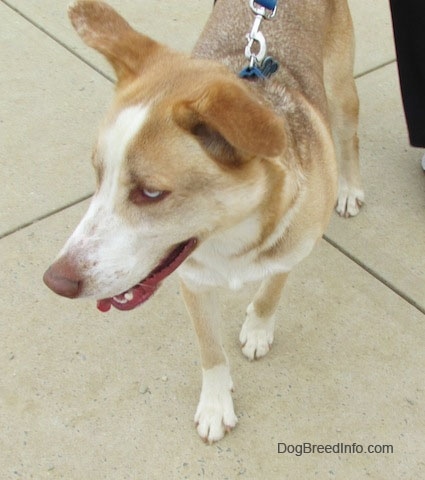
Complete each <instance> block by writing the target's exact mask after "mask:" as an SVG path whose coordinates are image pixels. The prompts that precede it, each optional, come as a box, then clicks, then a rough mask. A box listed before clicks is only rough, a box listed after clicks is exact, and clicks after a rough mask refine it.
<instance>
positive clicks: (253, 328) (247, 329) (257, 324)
mask: <svg viewBox="0 0 425 480" xmlns="http://www.w3.org/2000/svg"><path fill="white" fill-rule="evenodd" d="M287 278H288V274H287V273H280V274H277V275H272V276H271V277H268V278H266V279H265V280H263V282H262V284H261V286H260V288H259V290H258V291H257V293H256V294H255V296H254V299H253V301H252V302H251V303H250V304H249V305H248V308H247V311H246V319H245V322H244V324H243V325H242V329H241V333H240V335H239V340H240V342H241V344H242V352H243V354H244V355H245V356H246V357H247V358H249V360H254V359H257V358H260V357H264V355H266V354H267V353H268V351H269V350H270V347H271V344H272V343H273V335H274V326H275V312H276V308H277V305H278V303H279V299H280V294H281V292H282V289H283V286H284V285H285V282H286V279H287Z"/></svg>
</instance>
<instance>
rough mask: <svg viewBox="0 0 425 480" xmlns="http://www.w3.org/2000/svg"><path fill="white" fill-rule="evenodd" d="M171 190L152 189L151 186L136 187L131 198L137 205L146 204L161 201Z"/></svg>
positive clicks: (131, 193)
mask: <svg viewBox="0 0 425 480" xmlns="http://www.w3.org/2000/svg"><path fill="white" fill-rule="evenodd" d="M169 193H170V192H168V191H166V190H151V189H149V188H135V189H133V190H132V191H131V192H130V196H129V199H130V201H131V202H133V203H134V204H136V205H146V204H149V203H155V202H160V201H161V200H162V199H163V198H165V197H166V196H167V195H168V194H169Z"/></svg>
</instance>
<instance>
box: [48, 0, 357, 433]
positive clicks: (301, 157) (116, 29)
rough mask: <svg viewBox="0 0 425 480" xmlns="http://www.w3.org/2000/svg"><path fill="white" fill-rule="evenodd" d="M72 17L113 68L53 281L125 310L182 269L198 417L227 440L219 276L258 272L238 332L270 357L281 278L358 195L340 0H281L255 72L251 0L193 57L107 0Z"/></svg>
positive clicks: (207, 33) (227, 279) (236, 283)
mask: <svg viewBox="0 0 425 480" xmlns="http://www.w3.org/2000/svg"><path fill="white" fill-rule="evenodd" d="M69 16H70V18H71V21H72V24H73V25H74V27H75V29H76V30H77V32H78V34H79V35H80V36H81V38H82V39H83V40H84V41H85V42H86V43H87V44H88V45H89V46H91V47H93V48H95V49H96V50H98V51H99V52H101V53H102V54H103V55H105V57H106V58H107V60H108V61H109V62H110V63H111V64H112V66H113V68H114V70H115V73H116V76H117V85H116V96H115V100H114V102H113V104H112V107H111V109H110V111H109V113H108V115H107V117H106V119H105V121H104V123H103V125H102V127H101V130H100V134H99V138H98V141H97V144H96V147H95V149H94V153H93V164H94V168H95V170H96V175H97V190H96V193H95V194H94V196H93V199H92V202H91V205H90V207H89V209H88V211H87V213H86V215H85V216H84V218H83V219H82V220H81V223H80V224H79V225H78V227H77V228H76V230H75V232H74V233H73V234H72V236H71V237H70V239H69V240H68V242H67V243H66V245H65V246H64V248H63V249H62V251H61V252H60V255H59V257H58V259H57V260H56V261H55V262H54V263H53V265H52V266H51V267H50V268H49V269H48V270H47V272H46V273H45V276H44V280H45V282H46V284H47V285H48V286H49V287H50V288H51V289H52V290H53V291H55V292H56V293H58V294H60V295H63V296H66V297H70V298H77V297H88V296H90V297H95V298H97V299H100V300H99V301H98V307H99V309H100V310H102V311H106V310H109V308H110V307H111V306H114V307H116V308H118V309H121V310H129V309H132V308H134V307H136V306H138V305H140V304H141V303H143V302H144V301H146V300H147V299H148V298H149V297H150V296H151V295H152V294H153V293H154V292H155V290H156V289H157V288H158V286H159V284H160V282H161V281H162V280H163V279H164V278H165V277H167V276H168V275H169V274H170V273H171V272H172V271H174V270H176V269H177V267H178V274H179V276H180V279H181V288H182V292H183V296H184V300H185V303H186V306H187V309H188V311H189V313H190V315H191V317H192V320H193V323H194V326H195V330H196V333H197V336H198V339H199V346H200V353H201V359H202V369H203V382H202V391H201V396H200V401H199V405H198V408H197V411H196V415H195V421H196V424H197V428H198V432H199V435H200V436H201V437H202V438H203V439H204V440H206V441H209V442H212V441H216V440H219V439H220V438H222V437H223V435H224V434H225V432H226V431H229V430H231V429H232V428H233V427H234V426H235V425H236V422H237V417H236V415H235V413H234V409H233V402H232V397H231V390H232V379H231V375H230V370H229V365H228V361H227V358H226V354H225V352H224V350H223V346H222V341H221V338H220V325H219V324H220V313H219V312H218V309H217V306H218V304H219V303H220V302H219V299H218V298H217V296H216V295H217V293H216V290H215V289H216V287H218V286H227V287H229V288H231V289H236V288H240V287H242V286H243V285H244V284H246V282H251V281H261V282H262V283H261V286H260V288H259V290H258V292H257V294H256V295H255V297H254V299H253V300H252V302H251V304H250V305H249V306H248V309H247V314H246V319H245V323H244V324H243V326H242V330H241V333H240V341H241V344H242V351H243V353H244V355H245V356H246V357H248V358H249V359H250V360H252V359H255V358H260V357H262V356H264V355H266V354H267V352H268V351H269V348H270V345H271V343H272V342H273V330H274V324H275V317H274V313H275V310H276V307H277V303H278V301H279V297H280V293H281V290H282V288H283V286H284V283H285V281H286V279H287V276H288V273H289V272H290V271H291V270H292V269H293V268H294V267H295V265H297V264H298V262H300V261H301V260H302V259H303V258H304V257H306V256H307V255H308V254H309V253H310V251H311V250H312V248H313V246H314V245H315V243H316V242H317V240H318V239H320V237H321V236H322V234H323V232H324V230H325V228H326V226H327V224H328V221H329V218H330V215H331V212H332V210H333V208H334V206H335V204H336V209H337V212H338V213H339V214H340V215H343V216H352V215H356V214H357V213H358V209H359V206H360V204H361V202H362V200H363V193H362V190H361V187H360V180H359V163H358V140H357V134H356V130H357V122H358V98H357V93H356V88H355V84H354V80H353V31H352V22H351V18H350V14H349V11H348V7H347V4H346V1H345V0H314V1H313V0H281V1H280V3H279V5H278V9H277V15H276V18H275V19H273V20H272V21H269V22H266V23H264V22H263V33H264V36H265V38H266V39H267V44H268V48H269V53H270V54H271V55H273V57H274V58H275V59H276V60H277V61H278V62H279V64H280V68H279V70H278V71H277V73H275V74H274V76H273V77H271V78H270V79H267V80H251V81H249V80H242V79H240V78H238V75H237V72H238V71H240V69H241V68H242V67H243V66H244V65H245V64H246V60H245V58H244V54H243V52H244V48H245V44H246V41H245V34H246V32H247V31H249V29H250V26H251V25H252V22H253V18H254V17H253V15H252V13H251V11H250V8H249V3H248V0H218V1H217V4H216V6H215V7H214V9H213V12H212V14H211V17H210V19H209V21H208V23H207V25H206V27H205V29H204V31H203V33H202V35H201V38H200V40H199V41H198V43H197V45H196V47H195V49H194V51H193V54H192V55H191V56H187V55H184V54H181V53H177V52H175V51H173V50H171V49H169V48H167V47H165V46H163V45H160V44H158V43H157V42H155V41H153V40H152V39H150V38H148V37H146V36H144V35H141V34H139V33H137V32H136V31H134V30H133V29H132V28H131V27H130V26H129V24H128V23H127V22H126V21H125V20H124V19H123V18H122V17H121V16H119V15H118V14H117V13H116V12H115V11H114V10H113V9H112V8H111V7H109V6H108V5H107V4H105V3H102V2H99V1H88V0H86V1H84V0H81V1H76V2H74V3H73V4H72V5H71V6H70V8H69ZM336 159H338V160H339V178H338V175H337V160H336ZM183 262H184V263H183Z"/></svg>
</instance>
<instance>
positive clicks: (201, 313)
mask: <svg viewBox="0 0 425 480" xmlns="http://www.w3.org/2000/svg"><path fill="white" fill-rule="evenodd" d="M181 290H182V293H183V297H184V300H185V303H186V307H187V309H188V311H189V314H190V316H191V318H192V321H193V325H194V327H195V331H196V334H197V336H198V342H199V349H200V353H201V362H202V391H201V397H200V399H199V404H198V408H197V410H196V414H195V422H196V425H197V429H198V433H199V435H200V436H201V438H202V439H203V440H204V441H206V442H209V443H212V442H215V441H217V440H220V439H221V438H223V436H224V434H225V433H226V431H230V430H231V429H232V428H233V427H234V426H235V425H236V422H237V418H236V415H235V412H234V409H233V400H232V394H231V391H232V388H233V382H232V378H231V376H230V369H229V363H228V360H227V357H226V353H225V352H224V349H223V346H222V342H221V333H220V313H219V311H218V302H217V296H216V294H215V291H214V290H203V291H194V290H195V289H192V288H190V287H188V286H187V285H186V284H185V283H184V282H183V281H181Z"/></svg>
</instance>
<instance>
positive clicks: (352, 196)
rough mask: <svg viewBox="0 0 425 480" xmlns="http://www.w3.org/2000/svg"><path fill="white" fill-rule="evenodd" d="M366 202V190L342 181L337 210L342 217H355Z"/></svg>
mask: <svg viewBox="0 0 425 480" xmlns="http://www.w3.org/2000/svg"><path fill="white" fill-rule="evenodd" d="M363 202H364V192H363V190H362V189H361V188H357V187H350V186H349V185H347V184H346V183H345V182H341V183H340V185H339V189H338V201H337V204H336V211H337V213H338V214H339V215H340V216H341V217H346V218H348V217H355V216H356V215H357V214H358V213H359V211H360V208H361V206H362V205H363Z"/></svg>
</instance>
